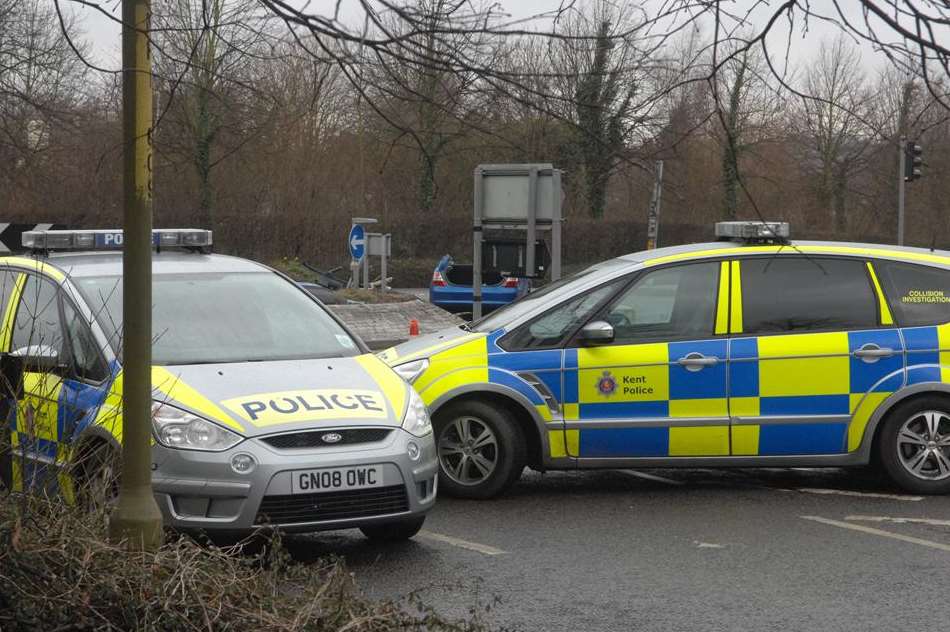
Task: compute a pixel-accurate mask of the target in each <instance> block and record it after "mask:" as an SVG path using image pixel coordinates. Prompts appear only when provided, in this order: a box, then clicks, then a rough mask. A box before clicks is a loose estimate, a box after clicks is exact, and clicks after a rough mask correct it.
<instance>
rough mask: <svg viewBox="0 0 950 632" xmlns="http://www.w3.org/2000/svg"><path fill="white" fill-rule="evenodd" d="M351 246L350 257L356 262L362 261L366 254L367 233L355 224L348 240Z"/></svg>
mask: <svg viewBox="0 0 950 632" xmlns="http://www.w3.org/2000/svg"><path fill="white" fill-rule="evenodd" d="M347 242H348V243H349V245H350V256H351V257H353V260H354V261H362V260H363V255H365V254H366V231H365V230H364V229H363V227H362V226H360V225H359V224H354V225H353V226H352V227H351V228H350V235H349V237H348V238H347Z"/></svg>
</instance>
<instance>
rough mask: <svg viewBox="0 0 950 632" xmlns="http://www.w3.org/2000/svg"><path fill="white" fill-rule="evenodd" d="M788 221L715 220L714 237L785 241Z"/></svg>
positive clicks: (739, 239) (734, 239) (737, 239)
mask: <svg viewBox="0 0 950 632" xmlns="http://www.w3.org/2000/svg"><path fill="white" fill-rule="evenodd" d="M788 236H789V230H788V222H753V221H745V222H743V221H739V222H717V223H716V237H717V238H719V239H729V240H732V241H785V240H787V239H788Z"/></svg>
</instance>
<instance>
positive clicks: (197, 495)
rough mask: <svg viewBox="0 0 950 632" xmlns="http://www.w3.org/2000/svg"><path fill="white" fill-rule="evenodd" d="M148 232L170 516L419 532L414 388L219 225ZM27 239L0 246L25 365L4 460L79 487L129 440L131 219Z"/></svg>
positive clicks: (427, 499)
mask: <svg viewBox="0 0 950 632" xmlns="http://www.w3.org/2000/svg"><path fill="white" fill-rule="evenodd" d="M153 238H154V242H155V247H156V252H155V254H154V255H153V290H152V295H153V301H154V306H153V334H154V337H155V340H154V343H153V350H152V359H153V364H154V366H153V370H152V386H153V397H154V405H153V410H152V419H151V422H152V425H153V430H154V432H153V437H154V440H153V447H152V470H153V473H152V484H153V488H154V492H155V497H156V500H157V501H158V504H159V507H160V508H161V510H162V512H163V514H164V518H165V523H166V525H170V526H172V527H176V528H179V529H184V530H191V529H200V530H205V531H207V532H209V533H212V534H224V533H227V534H239V533H245V532H248V531H251V530H253V529H256V528H257V527H261V526H268V527H275V526H276V527H279V528H281V529H283V530H287V531H315V530H324V529H338V528H345V527H360V528H361V529H362V530H363V532H364V533H365V534H366V535H367V536H368V537H370V538H379V539H402V538H407V537H411V536H412V535H414V534H415V533H416V532H417V531H418V530H419V528H420V527H421V526H422V523H423V520H424V518H425V514H426V512H427V511H428V510H429V509H430V508H431V507H432V505H433V503H434V501H435V495H436V476H437V470H438V466H437V460H436V453H435V444H434V441H433V438H432V430H431V424H430V421H429V417H428V413H427V411H426V407H425V405H424V404H423V403H422V401H421V399H420V397H419V396H418V395H417V394H416V393H415V392H414V391H413V390H412V389H411V388H410V387H409V385H407V384H406V383H405V381H404V380H402V379H400V377H399V376H398V375H397V374H396V373H394V372H393V371H392V370H391V369H390V368H389V367H387V366H386V365H385V364H384V363H383V362H381V361H380V360H379V359H378V358H377V357H376V356H375V355H373V354H371V353H369V352H368V350H367V349H366V347H365V346H364V345H363V343H362V342H361V341H360V340H359V339H358V338H356V337H355V336H353V335H352V334H351V333H350V332H349V331H348V330H347V328H346V327H345V326H344V325H343V324H341V323H340V322H338V321H337V320H336V319H335V318H334V317H333V316H332V315H331V314H330V313H329V312H327V310H326V309H325V308H324V307H323V306H322V305H321V304H320V302H319V301H317V300H316V299H314V298H313V297H312V296H311V295H310V294H309V293H307V292H306V291H304V290H303V289H301V288H300V287H298V286H297V285H296V284H295V283H293V282H292V281H291V280H289V279H288V278H286V277H284V276H283V275H281V274H280V273H278V272H276V271H274V270H272V269H270V268H267V267H265V266H263V265H260V264H258V263H255V262H252V261H248V260H246V259H240V258H235V257H228V256H223V255H216V254H211V253H210V252H208V250H209V248H210V246H211V242H212V235H211V233H210V232H209V231H204V230H184V229H181V230H156V231H154V237H153ZM23 241H24V246H25V247H26V248H27V249H29V250H31V251H33V252H34V253H37V254H36V255H35V256H32V257H31V256H8V257H3V258H0V353H2V354H4V355H5V356H7V359H9V358H14V359H17V360H18V361H19V362H20V365H21V366H22V367H23V373H22V387H21V390H22V397H20V398H19V399H18V401H17V403H16V405H15V406H12V407H11V409H12V411H13V412H12V413H11V414H10V415H9V416H8V421H9V423H8V424H5V425H4V426H3V427H2V432H0V458H2V457H5V458H2V461H0V475H2V478H3V479H4V480H5V482H6V483H7V485H8V486H9V487H12V488H13V489H15V490H24V489H38V488H39V489H45V490H53V488H58V491H60V492H62V493H63V494H64V495H65V496H66V497H67V499H68V500H75V496H76V495H77V494H78V493H79V492H80V491H85V490H88V489H89V488H90V487H92V483H93V482H95V481H101V480H103V479H108V478H110V477H109V474H110V472H113V471H114V470H115V468H114V463H115V457H116V456H117V455H118V454H119V451H120V446H121V437H122V418H121V412H122V407H121V401H122V349H121V344H120V343H121V330H122V282H121V281H122V253H121V252H118V251H117V250H118V249H121V245H122V233H121V231H35V232H27V233H24V235H23ZM2 444H6V448H7V449H6V450H4V449H3V445H2Z"/></svg>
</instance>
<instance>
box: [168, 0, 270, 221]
mask: <svg viewBox="0 0 950 632" xmlns="http://www.w3.org/2000/svg"><path fill="white" fill-rule="evenodd" d="M154 10H155V13H154V17H153V20H154V23H153V30H154V32H155V33H154V41H155V44H156V50H157V52H158V55H157V58H156V63H155V67H156V69H157V74H158V75H159V77H160V78H161V85H162V91H163V92H164V95H163V98H164V100H165V103H164V104H162V105H161V106H160V107H161V109H162V111H170V112H171V114H172V115H171V116H169V117H164V120H162V121H160V124H159V126H158V134H157V139H158V140H159V150H161V149H162V145H163V144H164V145H165V149H166V151H168V150H170V151H172V152H174V153H177V154H179V155H184V156H186V157H187V159H188V160H189V161H190V162H191V164H192V166H193V168H194V172H195V175H196V176H197V179H198V200H197V205H196V206H197V209H196V210H197V213H198V223H199V224H200V225H203V226H208V227H209V228H210V227H213V226H214V220H215V218H214V209H213V206H214V199H213V197H214V196H213V191H214V188H213V186H212V182H211V176H212V170H213V169H214V168H215V167H216V166H217V165H218V164H219V163H220V162H221V161H222V160H223V159H225V158H226V157H228V156H229V155H231V154H232V153H233V152H234V150H235V148H237V147H240V146H241V145H242V144H243V143H244V142H246V139H247V137H248V135H249V134H252V133H253V132H254V130H255V129H256V127H257V126H258V123H259V121H257V120H256V116H255V115H254V113H252V112H250V111H248V109H247V108H246V107H245V106H247V105H248V104H249V103H250V102H251V101H252V100H253V99H252V98H251V97H252V96H256V95H253V94H252V93H254V88H253V84H254V81H255V80H256V78H257V77H258V76H259V74H258V73H263V72H265V71H264V69H263V68H262V67H261V65H260V64H259V63H258V62H259V60H262V59H268V58H270V57H271V44H272V37H271V34H270V33H269V32H268V26H267V18H268V16H267V15H266V14H261V13H260V12H259V10H258V8H257V3H256V2H255V1H254V0H232V1H227V0H208V1H206V2H200V3H196V2H192V1H191V0H160V1H159V2H156V3H155V7H154ZM162 124H165V128H167V127H171V126H177V127H179V130H177V132H176V133H175V134H170V135H166V132H165V129H163V125H162ZM229 132H230V133H229ZM166 138H168V140H169V142H168V143H166V142H165V141H166Z"/></svg>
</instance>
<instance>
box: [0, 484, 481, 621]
mask: <svg viewBox="0 0 950 632" xmlns="http://www.w3.org/2000/svg"><path fill="white" fill-rule="evenodd" d="M104 524H105V522H104V519H103V518H102V514H90V513H88V512H83V511H81V510H79V509H77V508H75V507H69V506H65V505H64V504H62V503H61V502H58V501H51V500H47V499H42V498H36V497H24V496H14V495H11V494H8V493H6V492H4V491H2V490H0V630H4V631H6V630H46V631H53V630H56V631H65V630H147V631H153V630H154V631H159V630H161V631H163V632H178V631H182V632H184V631H189V632H193V631H196V630H209V631H210V630H214V631H219V630H227V631H237V632H240V631H248V632H250V631H254V632H267V631H278V630H279V631H282V632H283V631H325V630H335V631H336V630H352V631H359V632H363V631H379V630H434V631H440V630H446V631H454V632H478V631H481V630H485V629H487V628H486V627H485V625H484V624H483V623H482V622H481V621H480V620H479V617H478V612H477V610H476V609H472V611H471V613H472V618H471V619H470V620H467V621H450V620H447V619H445V618H443V617H441V616H440V615H438V614H436V613H435V612H434V610H433V609H432V608H430V607H428V606H427V605H425V604H424V603H422V602H421V600H420V599H419V598H418V597H417V596H412V595H410V596H409V597H408V598H407V599H406V600H404V601H401V602H396V601H372V600H369V599H367V598H365V597H364V596H362V595H361V593H360V590H359V588H358V586H357V584H356V580H355V578H354V576H353V575H352V574H351V573H349V572H347V570H346V569H345V566H344V564H343V562H342V561H341V560H339V559H321V560H318V561H316V562H314V563H310V564H300V563H296V562H294V561H293V560H292V559H291V558H290V556H289V555H288V554H287V553H286V551H285V550H284V549H283V548H282V547H281V546H280V542H279V540H271V541H270V542H268V543H267V545H266V546H264V547H262V548H261V552H260V553H258V554H256V555H246V554H239V553H237V552H235V551H233V550H221V549H217V548H213V547H208V546H203V545H200V544H198V543H196V542H195V541H194V540H192V539H190V538H187V537H174V538H169V540H168V542H167V543H166V544H165V545H164V546H163V547H162V548H161V549H160V550H159V551H158V552H156V553H150V554H143V553H134V552H131V551H129V550H127V549H126V548H125V547H123V546H121V545H114V544H110V543H108V542H106V541H105V540H104V534H105V529H104Z"/></svg>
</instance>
